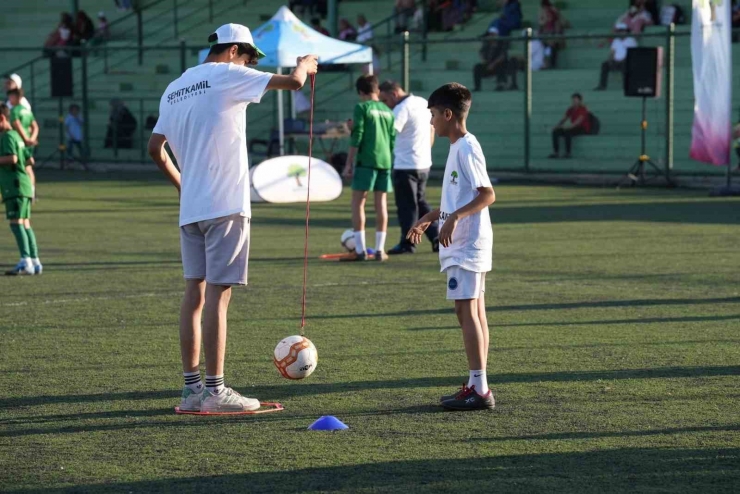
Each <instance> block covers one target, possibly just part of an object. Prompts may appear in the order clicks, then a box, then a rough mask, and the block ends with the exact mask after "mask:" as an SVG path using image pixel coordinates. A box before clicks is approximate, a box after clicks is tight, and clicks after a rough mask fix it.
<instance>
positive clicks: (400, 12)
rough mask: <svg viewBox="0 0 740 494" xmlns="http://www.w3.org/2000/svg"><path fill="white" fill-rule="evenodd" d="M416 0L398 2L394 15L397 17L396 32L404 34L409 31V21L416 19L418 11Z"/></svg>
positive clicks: (399, 0)
mask: <svg viewBox="0 0 740 494" xmlns="http://www.w3.org/2000/svg"><path fill="white" fill-rule="evenodd" d="M415 3H416V2H415V1H414V0H396V3H395V6H394V7H393V14H394V15H395V16H396V32H397V33H402V32H404V31H408V29H409V21H410V20H411V18H412V17H414V11H415V10H416V8H415V6H414V4H415Z"/></svg>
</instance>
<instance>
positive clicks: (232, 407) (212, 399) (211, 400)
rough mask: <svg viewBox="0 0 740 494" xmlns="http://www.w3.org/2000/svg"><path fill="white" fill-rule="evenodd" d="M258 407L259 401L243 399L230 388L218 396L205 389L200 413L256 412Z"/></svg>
mask: <svg viewBox="0 0 740 494" xmlns="http://www.w3.org/2000/svg"><path fill="white" fill-rule="evenodd" d="M259 407H260V402H259V400H255V399H254V398H247V397H244V396H242V395H240V394H239V393H237V392H236V391H234V390H233V389H231V388H224V389H223V390H222V391H221V392H220V393H218V394H215V393H211V392H210V391H208V390H207V389H206V390H205V391H203V398H202V400H201V404H200V411H201V412H207V413H220V412H250V411H254V410H258V409H259Z"/></svg>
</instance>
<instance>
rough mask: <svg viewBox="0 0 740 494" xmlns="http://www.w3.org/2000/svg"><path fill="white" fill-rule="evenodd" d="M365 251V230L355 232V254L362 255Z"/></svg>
mask: <svg viewBox="0 0 740 494" xmlns="http://www.w3.org/2000/svg"><path fill="white" fill-rule="evenodd" d="M366 250H367V248H366V247H365V230H360V231H359V232H355V252H357V253H358V254H362V253H364V252H365V251H366Z"/></svg>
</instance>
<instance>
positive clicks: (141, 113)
mask: <svg viewBox="0 0 740 494" xmlns="http://www.w3.org/2000/svg"><path fill="white" fill-rule="evenodd" d="M139 149H140V150H141V158H140V160H141V162H142V163H144V162H145V154H144V100H143V99H141V98H140V99H139Z"/></svg>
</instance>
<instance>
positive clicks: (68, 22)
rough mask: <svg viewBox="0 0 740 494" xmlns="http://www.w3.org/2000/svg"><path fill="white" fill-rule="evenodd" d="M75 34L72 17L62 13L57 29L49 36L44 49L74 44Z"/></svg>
mask: <svg viewBox="0 0 740 494" xmlns="http://www.w3.org/2000/svg"><path fill="white" fill-rule="evenodd" d="M73 33H74V23H73V21H72V16H71V15H69V13H67V12H62V13H61V15H60V19H59V25H58V26H57V28H56V29H55V30H54V31H52V32H51V34H49V36H48V37H47V38H46V42H45V43H44V48H55V47H59V46H67V45H69V44H70V43H71V42H72V35H73Z"/></svg>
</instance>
